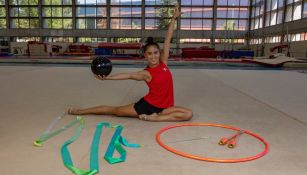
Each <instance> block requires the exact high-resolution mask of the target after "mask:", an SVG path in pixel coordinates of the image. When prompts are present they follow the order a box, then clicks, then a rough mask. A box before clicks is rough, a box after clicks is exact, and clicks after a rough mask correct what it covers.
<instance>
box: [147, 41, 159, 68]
mask: <svg viewBox="0 0 307 175" xmlns="http://www.w3.org/2000/svg"><path fill="white" fill-rule="evenodd" d="M144 56H145V58H146V59H147V61H148V66H149V67H155V66H157V65H159V63H160V49H159V48H158V47H157V46H156V45H150V46H148V47H146V50H145V53H144Z"/></svg>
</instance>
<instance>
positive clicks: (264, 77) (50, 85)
mask: <svg viewBox="0 0 307 175" xmlns="http://www.w3.org/2000/svg"><path fill="white" fill-rule="evenodd" d="M137 70H140V68H132V67H116V66H114V67H113V72H112V73H117V72H126V71H137ZM172 72H173V76H174V85H175V102H176V105H179V106H186V107H188V108H190V109H192V110H193V111H194V118H193V119H192V120H191V121H187V122H181V123H212V124H222V125H229V126H234V127H237V128H241V129H243V130H247V131H250V132H253V133H256V134H258V135H259V136H261V137H262V138H263V139H265V140H266V141H267V142H268V143H269V145H270V149H269V152H268V154H266V155H265V156H263V157H261V158H259V159H256V160H253V161H248V162H240V163H214V162H206V161H198V160H194V159H188V158H185V157H181V156H179V155H176V154H173V153H171V152H169V151H167V150H165V149H164V148H162V147H161V146H159V144H158V143H157V142H156V140H155V135H156V133H157V132H158V131H159V130H160V129H161V128H163V127H166V126H169V125H174V124H181V123H180V122H159V123H155V122H146V121H141V120H138V119H134V118H120V117H112V116H94V115H88V116H84V120H85V128H84V130H83V132H82V134H81V136H80V138H79V139H78V140H77V141H75V142H74V143H73V144H71V145H70V146H69V150H70V153H71V155H72V160H73V162H74V165H75V166H76V167H78V168H82V169H89V154H90V145H91V141H92V136H93V134H94V132H95V126H96V124H97V123H99V122H109V123H111V124H119V125H123V126H124V129H123V132H122V136H124V137H125V138H126V139H127V140H128V141H129V142H131V143H139V144H142V145H143V146H142V147H141V148H126V151H127V158H126V161H125V162H123V163H118V164H113V165H111V164H108V163H107V162H106V161H105V160H104V159H103V155H104V152H105V150H106V147H107V145H108V143H109V140H110V137H111V136H112V134H113V132H114V130H112V129H103V133H102V136H101V143H100V144H101V146H100V150H99V166H100V172H99V174H107V175H117V174H121V175H139V174H146V175H156V174H159V175H190V174H195V175H196V174H206V175H218V174H225V173H227V175H247V174H253V175H255V174H257V175H267V174H270V175H288V174H305V173H306V164H307V154H306V145H307V137H306V136H305V134H306V133H307V116H306V114H307V93H306V89H307V74H306V73H304V72H300V71H287V70H240V69H234V70H227V69H201V68H198V69H185V68H180V69H176V68H172ZM0 82H1V86H0V97H1V100H0V117H1V122H0V138H1V144H0V150H1V152H0V169H1V172H2V174H10V175H20V174H32V175H35V174H44V175H55V174H56V175H66V174H71V172H70V171H69V170H68V169H67V168H66V167H65V166H64V165H63V162H62V159H61V153H60V150H61V146H62V144H63V143H64V142H65V141H66V140H67V139H69V138H70V137H71V135H72V134H73V132H74V129H73V128H70V129H67V130H66V131H64V132H62V133H61V134H59V135H57V136H55V137H53V138H51V139H49V140H47V141H46V142H45V143H44V145H43V147H34V146H33V145H32V143H33V141H34V140H35V139H36V138H38V136H40V135H41V134H42V133H43V132H44V130H45V129H46V128H47V126H48V125H49V124H50V123H51V121H52V120H54V119H55V118H56V117H57V116H59V115H61V114H62V113H64V112H65V111H66V110H67V109H68V108H69V107H71V106H72V107H91V106H96V105H101V104H105V105H125V104H129V103H133V102H135V101H136V100H138V99H139V98H141V97H142V96H143V95H145V94H146V92H147V87H146V84H145V83H144V82H136V81H130V80H126V81H99V80H97V79H95V78H94V77H93V75H92V73H91V71H90V68H89V66H85V65H82V66H74V65H47V64H39V65H34V64H33V65H15V64H1V65H0ZM74 119H75V116H71V115H66V116H65V117H64V118H63V119H62V120H61V121H60V122H59V123H58V125H57V126H56V128H55V129H57V128H60V127H61V126H63V125H65V124H67V123H69V122H70V121H72V120H74ZM232 134H234V131H232V130H229V129H224V128H216V127H208V126H203V127H199V126H195V127H180V128H174V129H171V130H169V131H167V132H165V133H164V134H163V135H162V141H163V142H164V143H166V144H168V145H169V146H172V147H174V148H176V149H178V150H180V151H183V152H185V153H187V154H193V155H198V156H201V157H211V158H216V159H225V158H227V159H235V158H241V157H250V156H254V155H256V154H258V153H260V152H261V151H263V149H264V145H263V144H262V143H261V142H260V141H259V140H257V139H255V138H253V137H251V136H249V135H247V134H243V135H241V136H240V138H239V142H238V144H237V146H236V147H235V148H234V149H229V148H227V146H219V145H218V144H217V143H218V141H219V139H220V138H221V137H224V136H229V135H232Z"/></svg>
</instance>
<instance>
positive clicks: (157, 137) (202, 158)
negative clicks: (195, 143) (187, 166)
mask: <svg viewBox="0 0 307 175" xmlns="http://www.w3.org/2000/svg"><path fill="white" fill-rule="evenodd" d="M183 126H212V127H219V128H226V129H231V130H235V131H244V133H246V134H248V135H250V136H252V137H255V138H256V139H258V140H260V141H261V142H262V143H263V144H264V145H265V149H264V150H263V151H262V152H261V153H259V154H257V155H255V156H251V157H246V158H238V159H216V158H209V157H199V156H196V155H191V154H186V153H184V152H180V151H178V150H176V149H174V148H172V147H169V146H167V145H166V144H164V143H162V141H161V139H160V136H161V134H162V133H163V132H165V131H167V130H169V129H172V128H177V127H183ZM156 140H157V142H158V143H159V145H160V146H162V147H163V148H165V149H166V150H168V151H170V152H173V153H175V154H178V155H180V156H183V157H187V158H190V159H196V160H201V161H208V162H218V163H238V162H247V161H251V160H255V159H258V158H260V157H262V156H264V155H266V154H267V153H268V151H269V144H268V143H267V142H266V141H265V140H264V139H263V138H261V137H260V136H258V135H256V134H254V133H252V132H249V131H246V130H242V129H240V128H235V127H232V126H227V125H220V124H209V123H187V124H178V125H171V126H167V127H164V128H162V129H160V130H159V131H158V133H157V134H156Z"/></svg>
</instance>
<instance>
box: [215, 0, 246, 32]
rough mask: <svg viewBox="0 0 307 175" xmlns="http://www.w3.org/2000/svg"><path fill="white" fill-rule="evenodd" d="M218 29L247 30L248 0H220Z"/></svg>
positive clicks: (218, 3) (218, 2)
mask: <svg viewBox="0 0 307 175" xmlns="http://www.w3.org/2000/svg"><path fill="white" fill-rule="evenodd" d="M217 5H218V6H217V14H216V16H217V21H216V30H246V29H247V24H248V22H247V20H248V14H249V13H248V5H249V1H248V0H218V1H217Z"/></svg>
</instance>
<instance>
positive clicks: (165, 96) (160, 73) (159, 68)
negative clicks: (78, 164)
mask: <svg viewBox="0 0 307 175" xmlns="http://www.w3.org/2000/svg"><path fill="white" fill-rule="evenodd" d="M179 15H181V12H180V10H179V5H178V4H177V5H176V6H175V11H174V14H173V17H172V18H171V21H170V24H169V26H168V30H167V33H166V36H165V40H164V44H163V49H162V50H161V51H160V48H159V45H158V44H157V43H154V42H153V41H152V40H150V41H149V42H148V43H147V44H146V45H145V46H144V47H143V51H144V57H145V59H146V60H147V67H146V68H145V69H144V70H141V71H138V72H130V73H119V74H115V75H109V76H100V75H95V76H96V78H97V79H99V80H103V81H105V80H128V79H131V80H137V81H145V82H146V84H147V85H148V87H149V92H148V94H147V95H145V96H144V97H143V98H141V99H140V100H139V101H138V102H136V103H132V104H128V105H125V106H105V105H101V106H96V107H91V108H85V109H81V108H69V109H68V113H69V114H72V115H87V114H95V115H115V116H118V117H135V118H138V119H140V120H145V121H187V120H190V119H191V118H192V116H193V112H192V111H191V110H190V109H188V108H185V107H179V106H174V89H173V78H172V74H171V72H170V70H169V68H168V66H167V62H168V57H169V50H170V42H171V38H172V35H173V30H174V25H175V22H176V20H177V17H178V16H179Z"/></svg>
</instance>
